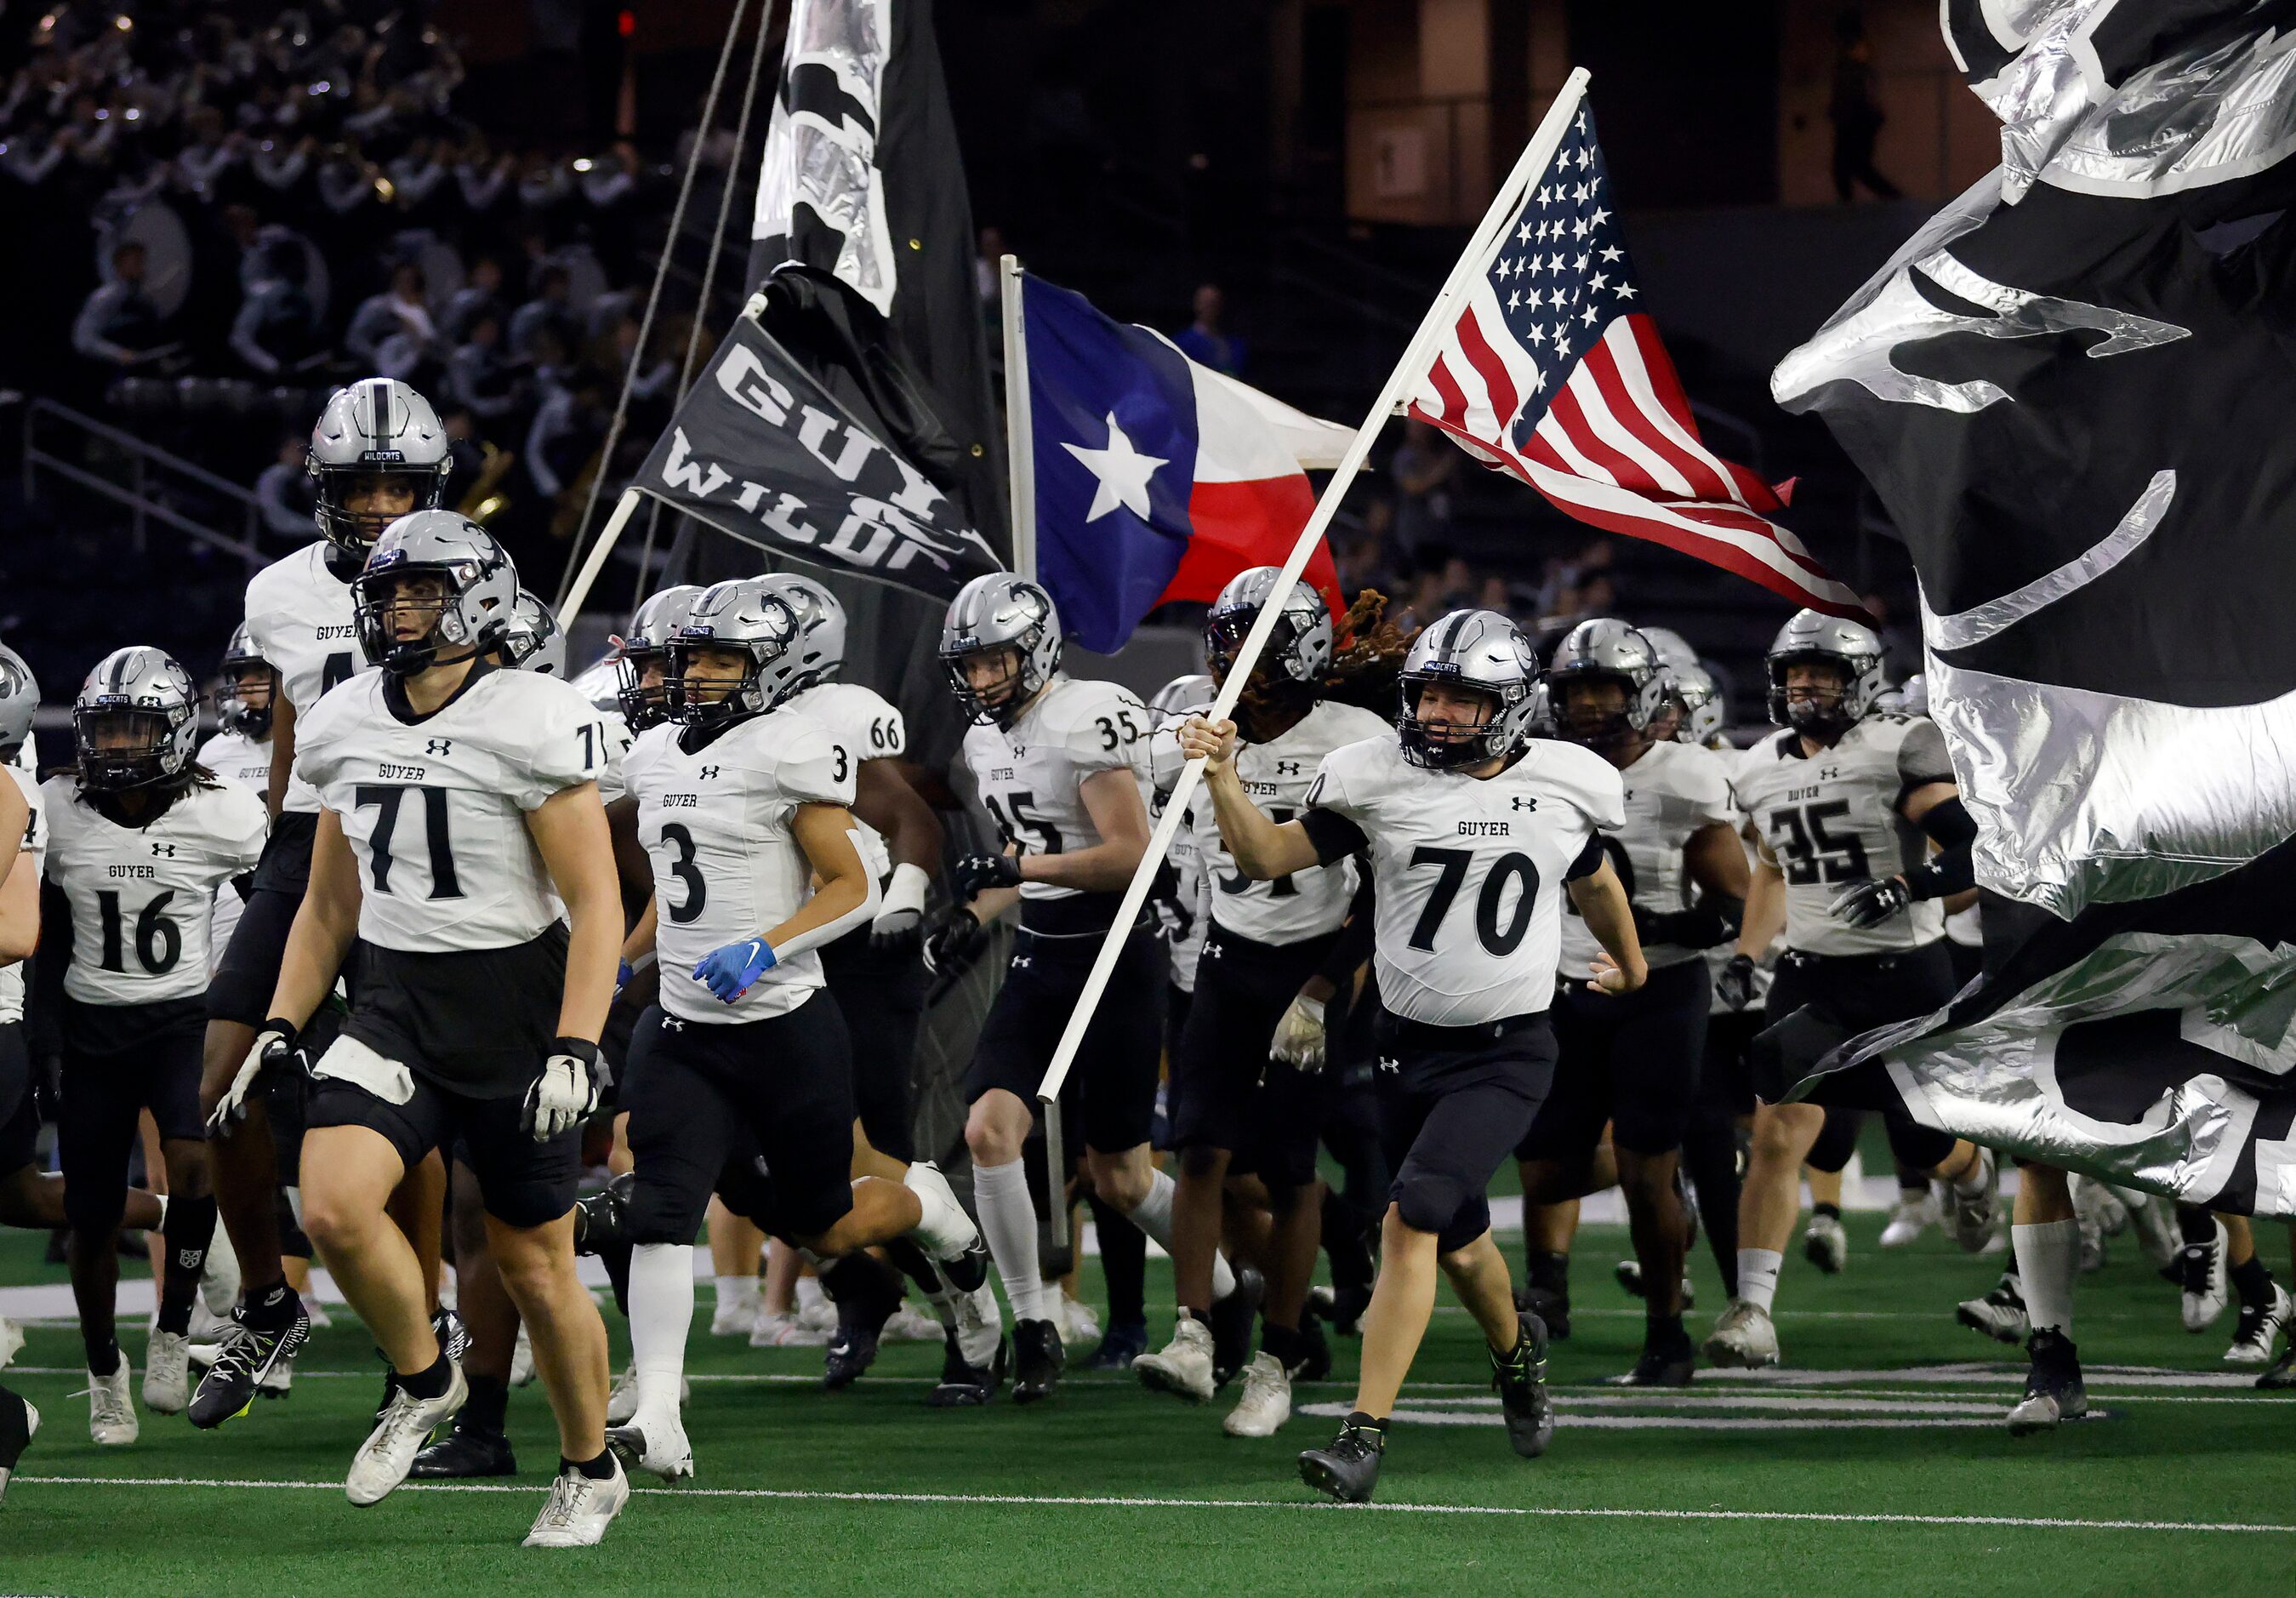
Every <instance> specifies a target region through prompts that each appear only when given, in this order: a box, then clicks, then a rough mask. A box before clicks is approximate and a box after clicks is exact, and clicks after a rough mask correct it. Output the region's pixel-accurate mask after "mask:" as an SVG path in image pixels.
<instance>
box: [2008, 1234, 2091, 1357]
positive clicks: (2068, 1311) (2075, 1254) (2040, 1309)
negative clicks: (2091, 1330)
mask: <svg viewBox="0 0 2296 1598" xmlns="http://www.w3.org/2000/svg"><path fill="white" fill-rule="evenodd" d="M2009 1246H2010V1247H2011V1248H2013V1249H2015V1250H2016V1253H2017V1280H2018V1281H2020V1282H2021V1283H2022V1284H2023V1286H2024V1289H2025V1318H2026V1320H2027V1321H2028V1322H2030V1323H2031V1325H2032V1328H2033V1330H2035V1331H2043V1330H2047V1331H2060V1332H2062V1333H2064V1334H2065V1335H2066V1336H2067V1337H2071V1335H2072V1330H2073V1281H2074V1279H2075V1278H2076V1277H2077V1276H2079V1273H2080V1223H2079V1221H2044V1222H2042V1223H2040V1224H2038V1225H2037V1226H2012V1227H2011V1228H2010V1229H2009Z"/></svg>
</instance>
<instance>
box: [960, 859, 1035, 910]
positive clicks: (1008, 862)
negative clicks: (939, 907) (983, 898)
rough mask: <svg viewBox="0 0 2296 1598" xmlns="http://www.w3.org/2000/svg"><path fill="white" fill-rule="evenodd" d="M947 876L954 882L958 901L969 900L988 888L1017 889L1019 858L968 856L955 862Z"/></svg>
mask: <svg viewBox="0 0 2296 1598" xmlns="http://www.w3.org/2000/svg"><path fill="white" fill-rule="evenodd" d="M949 875H950V876H951V877H952V878H954V879H955V884H956V896H957V897H958V898H959V899H970V898H972V896H973V895H974V894H979V893H984V892H986V891H987V890H988V889H990V888H1017V887H1019V886H1020V885H1021V858H1020V856H1018V855H1016V854H968V855H966V856H965V857H964V859H962V860H960V861H957V862H956V864H955V867H953V868H952V869H951V870H950V873H949Z"/></svg>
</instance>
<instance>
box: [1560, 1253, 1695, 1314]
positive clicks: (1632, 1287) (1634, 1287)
mask: <svg viewBox="0 0 2296 1598" xmlns="http://www.w3.org/2000/svg"><path fill="white" fill-rule="evenodd" d="M1612 1274H1613V1275H1615V1276H1616V1277H1617V1278H1618V1279H1619V1286H1620V1288H1621V1289H1624V1290H1625V1291H1626V1292H1628V1293H1629V1294H1631V1295H1632V1296H1633V1297H1636V1298H1643V1297H1648V1294H1646V1293H1645V1292H1644V1290H1643V1263H1642V1261H1640V1260H1638V1259H1622V1260H1620V1262H1619V1264H1618V1266H1617V1269H1616V1270H1615V1271H1614V1272H1613V1273H1612ZM1682 1307H1683V1308H1684V1309H1685V1310H1692V1309H1696V1308H1697V1307H1698V1289H1697V1288H1696V1287H1694V1286H1693V1285H1692V1283H1691V1281H1690V1275H1689V1273H1688V1272H1687V1271H1685V1273H1683V1278H1682ZM1562 1313H1563V1316H1564V1318H1565V1319H1566V1320H1567V1319H1568V1318H1569V1317H1570V1306H1569V1305H1568V1304H1565V1305H1564V1306H1563V1312H1562Z"/></svg>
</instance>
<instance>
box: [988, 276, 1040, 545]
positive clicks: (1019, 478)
mask: <svg viewBox="0 0 2296 1598" xmlns="http://www.w3.org/2000/svg"><path fill="white" fill-rule="evenodd" d="M996 270H997V279H998V280H997V292H998V295H999V298H1000V303H1001V304H1002V305H1003V307H1004V312H1003V314H1004V319H1005V474H1006V481H1007V482H1008V483H1009V485H1010V488H1011V494H1010V498H1011V500H1012V505H1013V571H1014V572H1017V573H1018V574H1019V575H1021V576H1022V577H1025V578H1027V579H1029V581H1031V582H1033V581H1036V578H1037V456H1036V434H1035V432H1034V431H1033V429H1032V428H1031V426H1030V417H1029V327H1028V324H1027V322H1026V321H1025V320H1023V318H1022V312H1021V262H1020V259H1019V258H1018V257H1016V256H1011V255H1005V256H1000V257H998V258H997V261H996Z"/></svg>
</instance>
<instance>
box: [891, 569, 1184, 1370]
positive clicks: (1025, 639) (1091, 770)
mask: <svg viewBox="0 0 2296 1598" xmlns="http://www.w3.org/2000/svg"><path fill="white" fill-rule="evenodd" d="M1061 643H1062V640H1061V622H1060V615H1059V614H1058V613H1057V612H1056V611H1055V610H1054V607H1053V599H1052V596H1051V595H1050V594H1048V593H1046V591H1045V590H1044V589H1042V588H1040V587H1038V586H1037V584H1035V583H1033V582H1030V581H1028V580H1026V579H1025V578H1020V577H1015V576H1013V575H1011V574H1010V573H1007V572H990V573H988V574H987V575H985V576H981V577H976V578H974V579H973V580H972V581H971V582H969V583H967V584H965V586H964V588H963V589H960V590H959V591H958V593H957V596H956V597H955V600H953V601H952V602H951V603H950V605H949V607H948V615H947V620H946V621H945V622H943V624H942V627H941V637H940V657H941V663H942V664H943V666H944V667H945V668H946V669H947V672H948V679H949V686H950V687H951V688H954V689H955V693H956V696H957V701H958V703H959V704H962V705H963V706H964V709H965V712H966V713H967V714H968V715H970V716H971V717H972V723H973V725H972V729H971V730H970V731H969V732H967V733H966V734H965V738H964V761H965V764H966V765H967V766H968V767H969V768H970V769H971V770H972V776H973V779H974V780H975V782H976V783H977V784H978V785H979V787H980V799H981V803H983V804H985V805H986V806H987V807H988V813H989V814H990V815H991V816H992V817H994V818H995V819H996V828H997V830H998V831H999V832H1000V833H1001V834H1003V835H1004V837H1005V843H1006V849H1005V853H1001V854H974V855H968V856H966V857H965V858H964V859H963V860H960V861H957V863H956V868H955V872H954V877H955V886H956V892H957V895H958V901H959V902H958V904H957V906H956V908H955V910H953V911H952V912H951V913H950V915H949V916H948V917H947V918H946V919H945V920H944V921H943V922H942V923H941V924H940V926H939V927H937V928H936V929H935V933H934V936H933V955H934V963H935V964H936V966H942V965H947V964H951V963H955V961H956V960H957V959H958V957H959V956H960V955H961V954H962V953H963V952H964V951H966V950H968V949H970V948H977V947H978V944H979V942H980V938H981V936H982V934H981V931H980V928H981V926H982V924H983V923H985V922H986V921H988V919H990V918H992V917H994V916H996V915H999V914H1002V913H1003V912H1004V911H1005V910H1007V909H1009V908H1011V907H1012V905H1013V903H1014V902H1015V901H1016V900H1017V902H1019V904H1020V907H1021V930H1020V934H1019V936H1018V938H1017V939H1016V940H1015V942H1014V944H1013V958H1012V963H1011V965H1010V967H1009V968H1007V971H1006V974H1005V984H1004V986H1003V987H1002V988H1001V989H999V990H998V992H997V994H996V1003H995V1004H994V1006H993V1007H992V1008H991V1009H990V1010H989V1012H988V1021H987V1023H986V1024H985V1025H984V1026H982V1028H981V1032H980V1039H979V1041H978V1042H977V1043H976V1044H975V1046H974V1049H973V1055H972V1065H971V1067H969V1068H968V1070H967V1071H966V1073H965V1079H964V1092H965V1098H966V1100H967V1101H968V1102H969V1104H970V1105H971V1107H972V1108H971V1110H970V1113H969V1114H968V1116H967V1117H966V1120H965V1125H964V1137H965V1142H966V1144H967V1146H968V1147H969V1148H970V1149H972V1161H973V1170H972V1192H973V1199H974V1202H975V1204H976V1205H977V1206H978V1207H979V1208H980V1223H981V1230H982V1231H985V1232H986V1233H987V1234H988V1247H989V1250H990V1252H991V1253H992V1254H993V1255H994V1256H996V1271H997V1274H998V1275H999V1276H1001V1277H1003V1278H1004V1281H1005V1297H1006V1298H1008V1299H1009V1300H1010V1301H1011V1303H1012V1306H1013V1320H1014V1322H1015V1324H1014V1327H1013V1350H1014V1355H1015V1363H1016V1366H1017V1369H1016V1370H1015V1371H1014V1375H1013V1398H1014V1400H1015V1401H1017V1402H1019V1403H1022V1404H1028V1403H1032V1402H1034V1401H1036V1400H1037V1399H1041V1398H1043V1397H1045V1396H1046V1395H1048V1394H1049V1393H1051V1392H1052V1390H1053V1388H1054V1384H1055V1383H1056V1382H1057V1381H1058V1380H1060V1375H1061V1371H1062V1365H1063V1364H1064V1363H1065V1355H1064V1354H1063V1352H1062V1347H1061V1337H1060V1331H1059V1329H1058V1325H1057V1322H1056V1317H1057V1316H1058V1314H1059V1313H1060V1297H1061V1290H1060V1286H1059V1284H1058V1283H1057V1282H1047V1281H1045V1280H1044V1279H1043V1276H1042V1274H1041V1273H1040V1272H1039V1270H1038V1265H1037V1210H1036V1205H1035V1202H1034V1201H1033V1199H1031V1198H1030V1196H1029V1180H1028V1174H1027V1171H1026V1169H1025V1168H1024V1166H1023V1164H1022V1160H1021V1154H1022V1150H1023V1149H1024V1146H1025V1145H1026V1143H1027V1142H1028V1140H1029V1133H1030V1132H1031V1130H1032V1129H1033V1128H1034V1127H1035V1125H1036V1119H1037V1116H1036V1105H1037V1097H1036V1095H1037V1084H1038V1083H1040V1082H1042V1081H1043V1079H1044V1073H1045V1070H1046V1067H1047V1066H1049V1065H1050V1064H1051V1063H1052V1057H1053V1052H1054V1049H1055V1048H1056V1047H1057V1045H1058V1043H1059V1042H1060V1036H1061V1033H1062V1029H1063V1028H1064V1027H1065V1026H1067V1024H1068V1019H1069V1016H1070V1012H1071V1011H1073V1010H1074V1009H1075V1008H1076V1001H1077V997H1078V993H1080V992H1081V991H1082V990H1083V987H1084V984H1085V978H1086V976H1087V974H1088V973H1089V972H1090V971H1091V969H1092V965H1093V960H1094V959H1095V956H1096V955H1097V953H1098V952H1099V950H1100V945H1101V943H1102V941H1103V938H1104V937H1105V935H1106V934H1107V932H1108V929H1109V926H1110V923H1111V920H1112V919H1113V918H1114V916H1115V913H1116V909H1117V906H1118V904H1119V902H1120V901H1121V898H1122V895H1123V893H1124V890H1125V888H1126V886H1127V885H1128V884H1129V883H1130V881H1131V880H1132V873H1133V871H1134V870H1135V869H1136V868H1137V867H1138V865H1139V863H1140V857H1141V856H1142V855H1143V854H1144V853H1146V851H1147V847H1148V838H1149V831H1150V828H1149V825H1148V807H1147V804H1146V803H1145V801H1144V799H1143V797H1142V788H1143V787H1144V783H1145V781H1146V778H1147V776H1148V771H1147V764H1148V760H1147V756H1148V712H1147V709H1146V707H1144V705H1142V704H1141V703H1140V701H1139V700H1138V699H1136V698H1135V697H1134V696H1132V694H1131V693H1130V692H1129V691H1128V690H1127V689H1125V688H1119V687H1118V686H1117V685H1116V684H1114V683H1112V682H1088V681H1085V680H1080V679H1076V678H1071V677H1069V676H1067V675H1066V674H1064V673H1063V672H1062V671H1061V669H1060V667H1061ZM1165 970H1166V960H1165V958H1164V953H1163V949H1162V946H1161V944H1160V943H1158V941H1157V939H1156V937H1155V935H1154V934H1153V933H1152V931H1151V930H1150V929H1149V927H1148V925H1147V923H1146V921H1145V919H1144V920H1143V921H1142V923H1141V924H1140V925H1138V926H1136V927H1129V928H1127V929H1126V934H1125V943H1124V948H1123V955H1122V958H1121V959H1120V960H1119V961H1118V962H1117V965H1116V967H1115V969H1114V970H1113V971H1112V972H1111V975H1110V978H1109V983H1108V988H1107V991H1106V993H1104V994H1103V997H1102V1000H1101V1003H1100V1007H1099V1009H1097V1010H1096V1011H1095V1014H1094V1016H1093V1018H1092V1024H1091V1027H1090V1029H1089V1030H1088V1031H1087V1034H1086V1035H1085V1039H1084V1046H1083V1047H1082V1048H1081V1049H1079V1050H1078V1052H1077V1069H1076V1074H1075V1075H1074V1077H1073V1078H1072V1079H1071V1087H1070V1100H1069V1102H1070V1103H1073V1104H1074V1105H1075V1106H1076V1109H1077V1119H1078V1121H1079V1122H1080V1123H1081V1126H1082V1131H1083V1141H1084V1145H1085V1158H1084V1163H1085V1166H1086V1167H1087V1170H1088V1171H1089V1173H1090V1175H1091V1182H1092V1186H1093V1188H1094V1190H1095V1191H1097V1192H1098V1193H1099V1195H1100V1197H1101V1198H1102V1199H1104V1200H1105V1201H1106V1202H1107V1203H1108V1204H1109V1205H1111V1207H1114V1208H1115V1209H1117V1210H1119V1211H1120V1212H1122V1213H1123V1214H1124V1215H1127V1216H1128V1217H1129V1218H1130V1220H1131V1221H1132V1223H1133V1224H1135V1225H1136V1226H1137V1227H1139V1228H1140V1230H1141V1231H1144V1232H1146V1233H1147V1234H1148V1235H1149V1236H1150V1237H1152V1238H1154V1239H1155V1240H1157V1241H1158V1242H1160V1243H1163V1244H1166V1245H1168V1246H1169V1241H1170V1239H1171V1231H1172V1227H1171V1217H1172V1190H1173V1184H1172V1179H1171V1178H1170V1177H1169V1176H1168V1175H1166V1174H1164V1173H1163V1172H1161V1171H1159V1170H1157V1169H1156V1168H1155V1167H1154V1166H1152V1165H1151V1164H1150V1163H1149V1157H1148V1134H1149V1129H1150V1126H1151V1124H1152V1122H1153V1119H1154V1116H1155V1110H1156V1074H1157V1064H1158V1060H1157V1055H1158V1045H1159V1043H1160V1040H1161V1038H1162V1035H1163V1006H1164V984H1165ZM1063 1108H1064V1111H1065V1109H1066V1108H1067V1106H1066V1105H1065V1104H1064V1106H1063ZM1067 1181H1068V1173H1067V1172H1065V1171H1055V1172H1053V1173H1051V1174H1050V1190H1051V1194H1052V1200H1051V1201H1052V1202H1053V1203H1055V1204H1059V1203H1063V1202H1065V1199H1063V1198H1062V1192H1063V1190H1064V1188H1065V1185H1066V1183H1067ZM950 1376H951V1378H952V1380H947V1381H945V1382H944V1383H943V1387H944V1388H945V1389H946V1392H945V1394H944V1396H943V1397H942V1400H941V1401H942V1402H943V1403H947V1404H958V1403H980V1402H985V1401H986V1399H987V1397H988V1391H989V1389H990V1388H991V1387H992V1386H993V1383H994V1378H993V1374H992V1373H991V1372H988V1371H973V1372H972V1373H971V1375H970V1376H969V1377H959V1376H958V1374H957V1373H956V1372H955V1371H952V1372H950Z"/></svg>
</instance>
